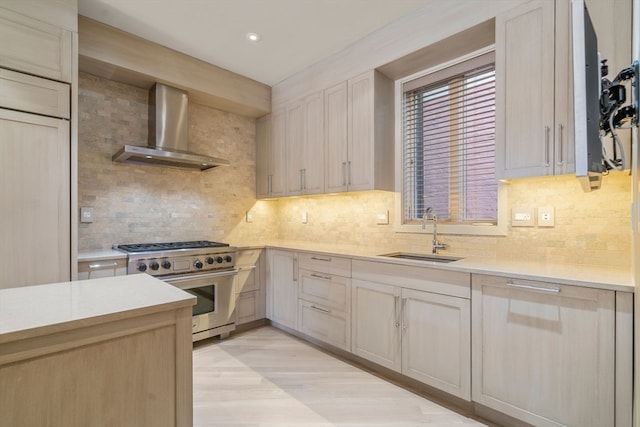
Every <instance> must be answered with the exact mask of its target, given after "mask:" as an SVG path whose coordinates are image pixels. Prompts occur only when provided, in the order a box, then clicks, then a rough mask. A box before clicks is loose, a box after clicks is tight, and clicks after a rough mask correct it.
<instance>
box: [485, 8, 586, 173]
mask: <svg viewBox="0 0 640 427" xmlns="http://www.w3.org/2000/svg"><path fill="white" fill-rule="evenodd" d="M569 7H570V2H569V0H557V1H555V2H553V1H546V0H534V1H530V2H527V3H525V4H523V5H521V6H519V7H516V8H515V9H513V10H511V11H509V12H507V13H505V14H503V15H500V16H498V17H496V84H497V93H498V96H497V99H496V113H497V114H496V117H497V124H496V175H497V177H498V178H520V177H528V176H541V175H554V174H565V173H572V172H573V171H574V170H575V162H574V142H573V119H572V113H571V111H572V108H573V106H572V99H573V90H572V80H571V74H570V61H571V50H570V35H569V30H570V28H571V22H570V13H569Z"/></svg>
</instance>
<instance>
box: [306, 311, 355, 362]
mask: <svg viewBox="0 0 640 427" xmlns="http://www.w3.org/2000/svg"><path fill="white" fill-rule="evenodd" d="M298 306H299V311H298V319H299V322H300V332H303V333H305V334H307V335H309V336H312V337H314V338H317V339H319V340H322V341H324V342H326V343H329V344H331V345H334V346H336V347H338V348H341V349H343V350H346V351H349V350H350V347H351V336H350V331H351V327H350V325H349V316H348V314H347V313H345V312H344V311H340V310H335V309H332V308H330V307H326V306H322V305H320V304H317V303H313V302H309V301H305V300H302V299H301V300H299V303H298Z"/></svg>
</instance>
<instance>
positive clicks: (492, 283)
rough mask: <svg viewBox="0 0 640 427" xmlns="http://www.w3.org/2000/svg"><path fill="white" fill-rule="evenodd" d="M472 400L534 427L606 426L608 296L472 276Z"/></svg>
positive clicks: (611, 306)
mask: <svg viewBox="0 0 640 427" xmlns="http://www.w3.org/2000/svg"><path fill="white" fill-rule="evenodd" d="M472 282H473V284H472V286H473V290H472V292H473V295H472V304H473V307H472V313H473V322H472V325H473V326H472V329H473V330H472V337H473V339H472V346H473V349H472V353H473V369H472V372H473V381H472V384H473V390H472V394H473V400H474V401H476V402H478V403H480V404H482V405H486V406H488V407H490V408H493V409H496V410H498V411H500V412H503V413H505V414H508V415H510V416H512V417H515V418H518V419H521V420H523V421H526V422H528V423H531V424H534V425H537V426H561V425H563V426H581V427H588V426H593V427H596V426H613V425H614V396H615V393H614V380H615V360H614V358H615V351H614V349H615V312H614V310H615V295H614V292H613V291H606V290H600V289H592V288H581V287H577V286H564V285H556V284H549V283H539V282H531V281H523V280H508V279H505V278H499V277H492V276H480V275H474V276H473V278H472Z"/></svg>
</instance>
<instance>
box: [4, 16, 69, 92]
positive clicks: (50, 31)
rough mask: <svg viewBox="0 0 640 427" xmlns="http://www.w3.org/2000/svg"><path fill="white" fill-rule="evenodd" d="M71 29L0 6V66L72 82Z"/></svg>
mask: <svg viewBox="0 0 640 427" xmlns="http://www.w3.org/2000/svg"><path fill="white" fill-rule="evenodd" d="M72 34H73V33H72V32H71V31H69V30H66V29H64V28H60V27H58V26H55V25H52V24H49V23H46V22H43V21H40V20H37V19H33V18H31V17H29V16H25V15H22V14H19V13H15V12H13V11H10V10H7V9H3V8H0V40H3V41H4V42H3V43H0V66H1V67H5V68H10V69H13V70H17V71H23V72H26V73H29V74H34V75H36V76H41V77H46V78H49V79H53V80H59V81H63V82H68V83H71V80H72V76H73V73H72V69H73V62H72V61H73V58H72V50H73V49H72V44H73V36H72Z"/></svg>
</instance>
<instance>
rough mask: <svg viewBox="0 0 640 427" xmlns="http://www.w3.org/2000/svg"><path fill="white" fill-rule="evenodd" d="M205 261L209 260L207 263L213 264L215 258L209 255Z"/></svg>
mask: <svg viewBox="0 0 640 427" xmlns="http://www.w3.org/2000/svg"><path fill="white" fill-rule="evenodd" d="M205 261H206V262H207V264H213V258H211V257H210V256H209V257H207V259H205Z"/></svg>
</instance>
